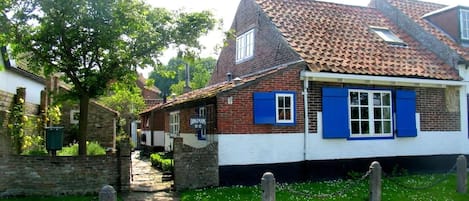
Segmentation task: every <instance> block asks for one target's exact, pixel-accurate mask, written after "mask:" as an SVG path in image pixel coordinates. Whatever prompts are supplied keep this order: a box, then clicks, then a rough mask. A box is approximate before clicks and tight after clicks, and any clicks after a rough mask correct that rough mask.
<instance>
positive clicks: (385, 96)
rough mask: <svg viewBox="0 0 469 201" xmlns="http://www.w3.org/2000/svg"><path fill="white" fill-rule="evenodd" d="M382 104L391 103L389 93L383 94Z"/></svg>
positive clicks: (388, 104)
mask: <svg viewBox="0 0 469 201" xmlns="http://www.w3.org/2000/svg"><path fill="white" fill-rule="evenodd" d="M383 105H384V106H390V105H391V95H390V94H389V93H384V94H383Z"/></svg>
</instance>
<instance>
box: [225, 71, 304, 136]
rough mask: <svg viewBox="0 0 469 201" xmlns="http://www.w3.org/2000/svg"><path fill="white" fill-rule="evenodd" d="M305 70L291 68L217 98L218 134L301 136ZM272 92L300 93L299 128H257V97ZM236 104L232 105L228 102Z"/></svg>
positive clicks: (297, 106)
mask: <svg viewBox="0 0 469 201" xmlns="http://www.w3.org/2000/svg"><path fill="white" fill-rule="evenodd" d="M302 69H303V66H301V65H298V66H296V67H293V66H292V67H289V68H288V69H285V70H283V71H281V72H278V73H275V74H273V75H271V76H266V77H263V78H260V80H259V81H258V82H254V83H253V84H251V85H248V86H246V87H245V88H242V89H239V90H232V91H230V92H228V93H226V94H221V95H219V96H218V97H217V133H218V134H256V133H259V134H265V133H301V132H303V131H304V107H303V96H302V95H301V92H302V89H303V87H302V85H303V81H301V80H300V77H299V75H300V71H301V70H302ZM271 91H294V92H296V101H295V103H296V108H295V110H296V125H295V126H275V125H255V124H254V123H253V122H254V120H253V93H254V92H271ZM229 97H232V98H233V104H231V105H230V104H228V98H229Z"/></svg>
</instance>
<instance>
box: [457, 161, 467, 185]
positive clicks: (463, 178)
mask: <svg viewBox="0 0 469 201" xmlns="http://www.w3.org/2000/svg"><path fill="white" fill-rule="evenodd" d="M456 177H457V179H456V180H457V192H458V193H466V192H467V159H466V157H465V156H464V155H460V156H458V159H457V160H456Z"/></svg>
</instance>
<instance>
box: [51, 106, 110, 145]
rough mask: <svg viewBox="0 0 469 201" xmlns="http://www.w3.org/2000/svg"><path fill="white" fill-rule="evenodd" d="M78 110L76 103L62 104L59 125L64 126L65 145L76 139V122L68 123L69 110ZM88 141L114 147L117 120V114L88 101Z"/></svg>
mask: <svg viewBox="0 0 469 201" xmlns="http://www.w3.org/2000/svg"><path fill="white" fill-rule="evenodd" d="M71 110H80V109H79V106H78V104H69V103H67V104H63V107H62V120H61V122H60V125H59V126H63V127H64V144H65V145H67V144H69V143H71V142H73V140H76V139H77V136H76V132H78V129H75V131H76V132H75V131H74V129H73V128H72V127H74V126H75V127H76V128H78V124H71V123H70V111H71ZM88 110H89V111H88V130H87V133H88V136H87V140H88V141H97V142H99V143H100V144H101V145H102V146H103V147H112V148H115V137H116V136H115V135H114V133H115V131H114V130H113V129H114V123H115V121H117V114H115V113H114V112H112V111H110V110H108V109H106V108H104V107H102V106H100V105H98V104H96V103H94V102H90V105H89V108H88Z"/></svg>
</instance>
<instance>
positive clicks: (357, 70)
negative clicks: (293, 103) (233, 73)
mask: <svg viewBox="0 0 469 201" xmlns="http://www.w3.org/2000/svg"><path fill="white" fill-rule="evenodd" d="M255 1H256V2H257V3H258V4H259V5H260V7H261V9H262V10H263V11H264V12H265V13H266V14H267V16H268V17H269V18H270V19H271V20H272V21H273V23H274V25H275V26H276V27H277V28H278V30H279V31H280V32H281V33H282V35H283V36H284V37H285V39H286V41H287V42H288V43H289V44H290V46H291V47H292V48H293V49H294V50H295V51H296V52H297V53H298V54H299V55H300V56H301V57H302V58H303V59H304V60H305V62H306V63H307V64H308V66H309V68H310V70H311V71H323V72H335V73H348V74H363V75H381V76H404V77H422V78H431V79H443V80H460V77H459V75H458V73H457V71H456V70H455V69H454V68H452V67H450V66H449V65H446V64H445V63H444V62H443V61H442V60H440V59H438V58H437V56H436V55H434V54H433V53H431V52H430V51H428V50H426V49H425V48H424V47H422V46H421V45H420V44H419V43H418V42H417V41H415V40H414V39H412V38H411V37H410V36H409V35H407V34H406V33H405V32H404V31H403V30H400V29H399V28H398V27H397V26H396V25H394V24H393V23H392V22H391V21H390V20H388V19H387V18H386V17H385V16H384V15H382V14H381V13H380V12H379V11H377V10H376V9H374V8H369V7H359V6H350V5H341V4H335V3H326V2H320V1H313V0H255ZM370 26H376V27H387V28H389V29H390V30H391V31H392V32H394V33H395V34H396V35H397V36H398V37H400V38H401V39H402V40H403V41H404V42H405V43H406V44H407V45H408V46H407V47H399V46H393V45H389V44H387V43H386V42H385V41H383V40H382V39H381V38H380V37H379V36H378V35H377V34H376V33H374V32H373V31H372V30H371V29H370Z"/></svg>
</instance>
